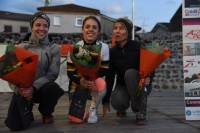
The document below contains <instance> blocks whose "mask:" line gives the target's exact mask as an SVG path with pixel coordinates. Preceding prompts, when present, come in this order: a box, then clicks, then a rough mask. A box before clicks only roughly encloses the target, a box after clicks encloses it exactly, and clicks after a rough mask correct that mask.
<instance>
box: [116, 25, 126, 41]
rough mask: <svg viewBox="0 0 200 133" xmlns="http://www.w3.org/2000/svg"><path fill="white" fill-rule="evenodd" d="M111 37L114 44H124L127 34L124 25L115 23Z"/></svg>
mask: <svg viewBox="0 0 200 133" xmlns="http://www.w3.org/2000/svg"><path fill="white" fill-rule="evenodd" d="M113 35H114V37H115V40H116V42H124V41H126V40H127V39H128V32H127V29H126V27H125V25H124V24H122V23H120V22H117V23H115V24H114V26H113Z"/></svg>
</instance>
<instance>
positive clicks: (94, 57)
mask: <svg viewBox="0 0 200 133" xmlns="http://www.w3.org/2000/svg"><path fill="white" fill-rule="evenodd" d="M100 51H101V45H91V46H90V45H84V46H81V45H74V48H73V52H72V54H71V59H72V61H73V62H74V63H76V64H79V65H81V66H85V67H95V66H96V65H97V63H98V60H99V55H100Z"/></svg>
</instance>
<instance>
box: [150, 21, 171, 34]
mask: <svg viewBox="0 0 200 133" xmlns="http://www.w3.org/2000/svg"><path fill="white" fill-rule="evenodd" d="M169 27H170V23H164V22H163V23H157V24H156V25H155V26H154V27H153V29H152V30H151V32H152V33H155V32H156V31H157V29H158V28H162V29H163V30H166V31H169Z"/></svg>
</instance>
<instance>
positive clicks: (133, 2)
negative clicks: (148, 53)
mask: <svg viewBox="0 0 200 133" xmlns="http://www.w3.org/2000/svg"><path fill="white" fill-rule="evenodd" d="M134 11H135V1H134V0H132V22H133V33H132V39H133V40H134V39H135V26H134V25H135V21H134V13H135V12H134Z"/></svg>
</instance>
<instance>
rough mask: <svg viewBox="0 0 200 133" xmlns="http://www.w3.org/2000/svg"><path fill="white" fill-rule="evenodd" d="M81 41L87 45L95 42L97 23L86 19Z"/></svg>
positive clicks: (97, 29) (97, 31)
mask: <svg viewBox="0 0 200 133" xmlns="http://www.w3.org/2000/svg"><path fill="white" fill-rule="evenodd" d="M82 32H83V39H84V40H85V41H86V42H87V43H93V42H94V41H96V40H97V38H98V35H99V32H100V31H99V26H98V23H97V22H96V21H95V20H93V19H88V20H86V21H85V24H84V25H83V29H82Z"/></svg>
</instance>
